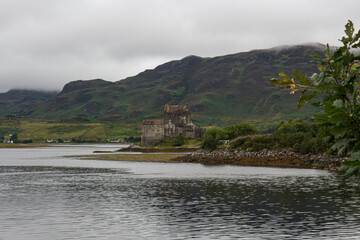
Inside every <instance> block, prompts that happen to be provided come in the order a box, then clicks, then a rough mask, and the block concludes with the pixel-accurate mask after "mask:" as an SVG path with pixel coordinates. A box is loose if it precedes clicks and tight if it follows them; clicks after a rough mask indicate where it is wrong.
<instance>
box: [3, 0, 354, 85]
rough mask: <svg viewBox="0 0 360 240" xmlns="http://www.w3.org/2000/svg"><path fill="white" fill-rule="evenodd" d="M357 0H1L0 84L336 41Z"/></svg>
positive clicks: (129, 71)
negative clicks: (279, 46)
mask: <svg viewBox="0 0 360 240" xmlns="http://www.w3.org/2000/svg"><path fill="white" fill-rule="evenodd" d="M359 7H360V2H359V1H357V0H344V1H335V0H332V1H329V0H317V1H310V0H302V1H300V0H298V1H296V0H294V1H288V0H273V1H268V0H252V1H241V0H224V1H215V0H182V1H180V0H146V1H143V0H92V1H89V0H61V1H59V0H32V1H28V0H11V1H1V2H0V46H1V54H0V82H1V85H0V91H6V90H8V89H10V88H18V87H21V88H35V89H61V88H62V86H63V85H64V84H65V83H67V82H69V81H72V80H76V79H93V78H103V79H107V80H111V81H115V80H120V79H123V78H125V77H127V76H131V75H135V74H137V73H139V72H141V71H143V70H145V69H148V68H154V67H156V66H157V65H159V64H161V63H163V62H165V61H169V60H172V59H179V58H183V57H185V56H187V55H192V54H194V55H199V56H204V57H207V56H216V55H223V54H230V53H235V52H241V51H249V50H252V49H259V48H270V47H275V46H278V45H289V44H299V43H304V42H321V43H327V42H329V43H330V44H332V45H335V44H337V39H338V38H340V37H341V36H342V34H343V28H344V25H345V23H346V22H347V20H348V19H351V20H353V22H354V23H355V26H356V27H357V28H359V27H360V15H359V14H358V13H357V10H358V9H359Z"/></svg>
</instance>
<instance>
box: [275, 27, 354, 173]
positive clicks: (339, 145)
mask: <svg viewBox="0 0 360 240" xmlns="http://www.w3.org/2000/svg"><path fill="white" fill-rule="evenodd" d="M345 34H346V36H344V37H342V39H341V40H340V41H341V42H342V46H341V47H338V48H336V49H332V48H330V46H329V44H327V48H326V52H325V57H322V56H319V55H313V56H312V57H313V58H314V59H316V60H318V61H319V64H318V69H319V71H320V72H319V73H314V74H313V75H312V76H311V77H308V76H306V75H305V74H303V73H302V72H301V71H299V72H296V71H293V74H292V75H293V76H292V77H290V76H289V75H287V74H285V73H283V72H281V73H279V76H280V77H281V78H280V79H276V78H273V79H270V82H271V83H272V84H274V85H276V86H284V87H286V88H289V89H291V92H290V93H291V94H293V93H295V92H297V91H299V92H300V93H301V96H300V98H299V100H298V108H299V109H300V108H301V107H302V106H303V105H305V104H306V103H308V102H310V103H312V105H314V106H316V107H319V108H321V109H322V111H321V112H320V113H318V114H316V115H314V116H313V118H314V120H315V121H316V123H317V124H319V126H322V127H324V128H325V129H326V130H327V135H328V137H327V140H329V139H333V141H334V145H333V146H332V148H333V149H334V150H337V151H338V153H339V154H340V155H345V154H350V155H351V157H350V159H349V160H350V161H356V162H358V163H359V164H358V165H359V166H360V95H359V94H360V62H359V61H360V56H359V49H358V48H359V47H360V41H359V39H360V31H358V32H357V33H356V32H355V29H354V25H353V23H352V22H351V21H348V23H347V24H346V25H345ZM345 165H346V164H345ZM352 165H354V164H353V163H352ZM358 170H359V169H358Z"/></svg>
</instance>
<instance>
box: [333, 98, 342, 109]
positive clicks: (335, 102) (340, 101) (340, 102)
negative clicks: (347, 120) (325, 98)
mask: <svg viewBox="0 0 360 240" xmlns="http://www.w3.org/2000/svg"><path fill="white" fill-rule="evenodd" d="M333 106H334V107H336V108H344V100H342V99H337V100H335V101H334V103H333Z"/></svg>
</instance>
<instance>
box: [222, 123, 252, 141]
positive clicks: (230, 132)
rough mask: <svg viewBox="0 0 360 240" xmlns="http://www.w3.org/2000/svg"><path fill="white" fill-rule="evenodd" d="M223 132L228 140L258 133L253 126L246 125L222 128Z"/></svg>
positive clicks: (240, 124)
mask: <svg viewBox="0 0 360 240" xmlns="http://www.w3.org/2000/svg"><path fill="white" fill-rule="evenodd" d="M224 132H225V133H226V134H227V136H228V139H234V138H236V137H238V136H246V135H252V134H256V133H258V130H257V129H256V128H255V126H253V125H251V124H248V123H238V124H235V125H231V126H227V127H224Z"/></svg>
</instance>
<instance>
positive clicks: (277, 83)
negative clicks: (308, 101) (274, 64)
mask: <svg viewBox="0 0 360 240" xmlns="http://www.w3.org/2000/svg"><path fill="white" fill-rule="evenodd" d="M269 81H270V83H271V84H274V85H275V86H282V87H283V86H288V85H289V84H291V81H283V80H279V79H276V78H272V79H270V80H269Z"/></svg>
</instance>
